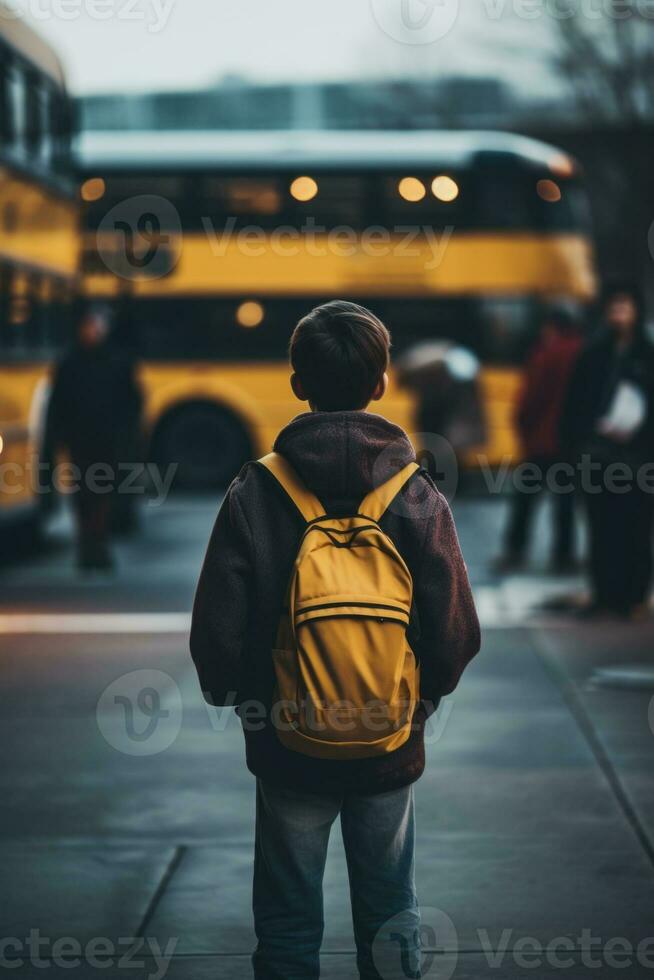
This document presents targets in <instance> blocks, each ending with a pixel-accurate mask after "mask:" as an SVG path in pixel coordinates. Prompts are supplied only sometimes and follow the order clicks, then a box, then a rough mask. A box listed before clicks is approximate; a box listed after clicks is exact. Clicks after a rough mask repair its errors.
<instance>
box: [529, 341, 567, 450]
mask: <svg viewBox="0 0 654 980" xmlns="http://www.w3.org/2000/svg"><path fill="white" fill-rule="evenodd" d="M580 350H581V335H580V334H578V333H571V334H558V335H557V336H556V337H555V338H553V339H551V340H545V341H542V342H540V343H539V344H537V345H536V347H535V349H534V351H533V352H532V354H531V357H530V358H529V360H528V362H527V367H526V370H525V377H524V381H523V386H522V391H521V394H520V398H519V400H518V406H517V411H516V427H517V429H518V432H519V433H520V440H521V442H522V448H523V450H524V453H525V456H527V458H530V459H536V458H538V457H548V456H552V457H556V456H558V455H560V452H561V445H560V439H559V427H560V422H561V413H562V411H563V405H564V402H565V397H566V392H567V390H568V385H569V382H570V376H571V374H572V371H573V368H574V365H575V362H576V360H577V358H578V357H579V352H580Z"/></svg>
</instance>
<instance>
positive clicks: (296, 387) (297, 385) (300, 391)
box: [291, 373, 308, 402]
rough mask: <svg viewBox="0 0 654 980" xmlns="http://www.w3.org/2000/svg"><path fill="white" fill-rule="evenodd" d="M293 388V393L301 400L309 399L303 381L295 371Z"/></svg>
mask: <svg viewBox="0 0 654 980" xmlns="http://www.w3.org/2000/svg"><path fill="white" fill-rule="evenodd" d="M291 388H292V389H293V394H294V395H295V397H296V398H298V399H299V400H300V401H301V402H306V401H308V398H307V395H306V393H305V391H304V388H303V387H302V382H301V381H300V379H299V378H298V376H297V374H295V373H293V374H292V375H291Z"/></svg>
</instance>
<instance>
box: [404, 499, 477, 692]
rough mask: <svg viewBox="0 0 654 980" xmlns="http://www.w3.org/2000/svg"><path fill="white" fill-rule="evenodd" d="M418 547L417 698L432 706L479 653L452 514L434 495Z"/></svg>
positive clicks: (470, 597) (473, 618) (473, 610)
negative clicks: (419, 547) (420, 552)
mask: <svg viewBox="0 0 654 980" xmlns="http://www.w3.org/2000/svg"><path fill="white" fill-rule="evenodd" d="M436 494H437V496H436V501H435V508H434V511H433V514H432V517H431V520H429V521H428V524H427V529H426V533H425V537H424V541H423V548H422V557H421V562H420V568H419V573H418V576H417V581H416V582H414V591H415V601H416V606H417V610H418V619H419V623H420V645H419V649H420V660H421V664H420V674H421V694H422V697H423V699H424V700H426V701H434V702H436V701H438V699H439V698H441V697H443V696H444V695H446V694H449V693H450V692H451V691H453V690H454V688H455V687H456V686H457V684H458V682H459V678H460V677H461V674H462V673H463V671H464V670H465V668H466V666H467V664H468V663H469V662H470V661H471V660H472V658H473V657H474V656H475V654H477V653H478V652H479V647H480V645H481V634H480V628H479V620H478V618H477V611H476V609H475V603H474V599H473V597H472V590H471V588H470V582H469V580H468V572H467V569H466V566H465V562H464V560H463V555H462V554H461V548H460V545H459V539H458V536H457V533H456V528H455V526H454V520H453V518H452V513H451V511H450V508H449V506H448V504H447V501H446V500H445V498H444V497H443V496H442V495H441V494H440V493H439V492H438V491H436Z"/></svg>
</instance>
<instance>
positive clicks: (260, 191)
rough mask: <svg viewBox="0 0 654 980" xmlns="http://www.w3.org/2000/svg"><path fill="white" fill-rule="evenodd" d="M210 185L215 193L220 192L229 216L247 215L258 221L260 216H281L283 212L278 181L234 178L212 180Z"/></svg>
mask: <svg viewBox="0 0 654 980" xmlns="http://www.w3.org/2000/svg"><path fill="white" fill-rule="evenodd" d="M208 183H211V184H213V185H214V187H213V190H214V191H218V195H219V197H220V199H221V201H222V204H223V207H224V208H225V210H226V211H227V214H228V215H233V216H235V217H236V216H241V215H246V216H247V217H251V218H252V219H256V218H257V217H259V216H260V215H271V214H279V211H280V210H281V207H282V195H281V188H280V183H279V181H277V180H265V179H264V180H260V179H257V178H247V177H233V178H230V179H227V180H215V179H214V180H212V179H211V178H210V179H209V181H208ZM218 185H219V186H218Z"/></svg>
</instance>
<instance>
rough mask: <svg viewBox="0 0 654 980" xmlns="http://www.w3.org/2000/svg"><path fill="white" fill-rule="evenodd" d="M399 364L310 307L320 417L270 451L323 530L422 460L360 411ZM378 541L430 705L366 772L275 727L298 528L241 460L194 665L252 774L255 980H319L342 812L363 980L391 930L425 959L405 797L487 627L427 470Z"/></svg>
mask: <svg viewBox="0 0 654 980" xmlns="http://www.w3.org/2000/svg"><path fill="white" fill-rule="evenodd" d="M389 349H390V336H389V333H388V330H387V329H386V327H385V326H384V325H383V324H382V323H381V321H380V320H378V319H377V317H376V316H374V314H372V313H371V312H370V311H368V310H366V309H364V308H363V307H362V306H358V305H357V304H355V303H348V302H344V301H335V302H332V303H327V304H326V305H324V306H320V307H318V308H317V309H314V310H313V311H312V312H311V313H309V314H308V315H307V316H305V317H304V318H303V319H302V320H300V322H299V323H298V325H297V327H296V328H295V331H294V333H293V336H292V338H291V344H290V358H291V366H292V371H293V373H292V375H291V386H292V388H293V391H294V393H295V395H296V396H297V397H298V398H299V399H300V400H301V401H308V403H309V406H310V409H311V411H310V412H307V413H305V414H302V415H299V416H297V417H296V418H295V419H294V420H293V421H292V422H291V423H290V424H289V425H288V426H286V428H285V429H283V430H282V431H281V433H280V434H279V436H278V437H277V440H276V442H275V446H274V449H275V452H276V453H279V454H281V456H283V457H284V459H285V460H286V461H288V463H290V464H291V466H292V468H293V471H294V472H295V473H296V474H297V475H298V476H299V477H300V479H301V480H302V482H303V484H304V485H305V487H307V488H308V489H309V490H310V491H312V492H313V494H315V496H316V497H317V498H318V500H319V501H320V503H321V504H322V506H323V507H324V509H325V511H326V513H327V514H328V515H330V516H331V515H335V514H336V515H338V514H341V515H353V514H356V513H357V512H358V510H359V505H360V504H361V501H362V500H363V498H364V497H365V496H366V495H367V494H368V493H369V492H370V491H372V490H374V489H375V488H376V487H378V486H379V485H380V484H383V483H384V482H385V481H386V480H388V479H389V478H390V477H391V476H393V475H394V474H395V473H397V472H398V470H399V469H401V468H404V467H406V466H408V465H409V464H411V463H412V462H413V461H414V460H415V453H414V450H413V447H412V446H411V443H410V442H409V440H408V438H407V436H406V435H405V434H404V432H403V431H402V430H401V429H400V428H398V427H397V426H395V425H392V424H391V423H390V422H387V421H386V420H385V419H384V418H382V417H380V416H378V415H373V414H370V413H368V412H367V411H366V408H367V407H368V405H369V404H370V402H371V401H378V400H379V399H381V398H382V397H383V395H384V393H385V391H386V386H387V383H388V378H387V373H386V372H387V369H388V364H389ZM379 526H380V527H381V529H382V531H383V532H385V534H386V535H387V536H388V538H390V540H391V541H392V542H393V544H394V546H395V548H396V549H397V551H398V552H399V554H400V556H401V558H402V559H403V560H404V562H405V563H406V566H407V567H408V569H409V571H410V573H411V578H412V582H413V600H414V603H413V614H412V617H411V620H412V621H411V625H410V627H409V631H408V634H407V635H408V636H409V638H410V642H411V647H412V649H413V652H414V653H415V656H416V659H417V660H418V662H419V663H420V695H421V697H422V699H423V701H422V702H420V703H419V704H418V706H417V708H416V710H415V714H414V715H413V718H412V722H411V726H410V727H411V731H410V734H409V737H408V739H407V740H406V741H405V742H404V743H403V744H401V745H399V747H397V748H395V749H393V750H392V751H389V752H387V753H385V754H382V755H376V756H374V757H365V758H352V759H340V758H339V759H334V758H315V757H311V756H309V755H305V754H303V753H302V752H299V751H294V750H293V749H291V748H288V747H286V746H284V745H283V744H282V741H281V740H280V733H279V732H278V731H276V729H275V724H273V717H272V715H273V713H272V712H271V704H272V702H273V700H274V693H273V692H274V689H275V672H274V668H273V657H272V649H273V647H274V646H275V634H276V630H277V627H278V622H279V620H280V614H281V612H282V610H283V608H284V606H285V599H286V592H287V589H288V584H289V578H290V576H291V572H292V569H293V565H294V562H295V559H296V556H297V554H298V547H299V544H300V539H301V538H302V535H303V533H304V531H305V528H306V522H305V521H304V520H303V518H302V516H301V514H300V513H299V512H298V509H297V508H296V506H295V505H294V504H293V501H292V500H291V499H290V497H289V496H288V495H287V494H286V493H285V492H284V491H283V490H282V488H281V487H280V485H279V484H278V483H277V481H276V480H275V479H274V477H273V476H272V474H271V473H270V472H269V470H268V469H266V467H265V466H263V465H261V464H260V463H248V464H247V465H246V466H245V467H244V468H243V470H242V471H241V473H240V474H239V476H238V477H237V479H236V480H235V481H234V483H232V485H231V487H230V488H229V490H228V493H227V496H226V498H225V501H224V503H223V505H222V507H221V509H220V512H219V514H218V518H217V521H216V525H215V528H214V531H213V534H212V537H211V541H210V543H209V548H208V551H207V555H206V558H205V562H204V567H203V569H202V574H201V577H200V582H199V585H198V590H197V595H196V599H195V606H194V611H193V626H192V631H191V652H192V655H193V659H194V661H195V664H196V667H197V670H198V674H199V678H200V683H201V686H202V690H203V692H204V695H205V697H206V698H207V700H208V701H209V702H210V703H211V704H216V705H224V704H233V703H236V704H237V705H239V706H240V709H241V710H240V714H241V719H242V721H243V727H244V731H245V739H246V754H247V764H248V768H249V769H250V770H251V772H253V773H254V775H255V776H256V777H257V817H256V846H255V863H254V898H253V907H254V918H255V930H256V934H257V938H258V945H257V949H256V952H255V953H254V957H253V964H254V972H255V977H257V978H279V980H291V978H292V980H300V978H302V980H305V978H306V980H309V978H311V980H314V978H317V977H319V972H320V967H319V950H320V944H321V939H322V929H323V909H322V877H323V871H324V866H325V859H326V853H327V843H328V839H329V832H330V828H331V825H332V823H333V822H334V820H335V819H336V817H337V816H338V815H339V814H340V819H341V826H342V830H343V839H344V843H345V850H346V856H347V863H348V872H349V877H350V888H351V900H352V911H353V920H354V932H355V939H356V946H357V962H358V967H359V972H360V976H361V977H364V978H371V977H378V976H379V973H378V971H377V968H376V966H375V959H376V957H375V956H374V951H373V942H374V940H375V937H376V936H377V934H378V932H379V930H380V929H381V927H382V926H383V925H384V924H385V923H387V922H388V921H389V920H390V919H393V920H394V921H397V920H396V917H398V916H400V917H401V921H402V922H403V927H402V936H403V937H404V941H403V952H404V951H405V950H406V949H408V952H409V954H410V955H412V957H413V960H412V962H414V963H415V962H416V956H418V955H419V954H418V951H417V948H416V947H417V935H418V925H419V913H418V907H417V901H416V896H415V888H414V880H413V867H414V821H413V792H412V784H413V782H415V780H416V779H418V778H419V776H420V775H421V774H422V771H423V769H424V738H423V729H424V722H425V719H426V717H427V714H428V713H429V712H430V711H433V710H434V706H435V705H436V704H437V702H438V700H439V699H440V698H441V697H442V696H443V695H445V694H448V693H449V692H450V691H452V690H454V688H455V686H456V684H457V682H458V680H459V677H460V675H461V673H462V671H463V670H464V668H465V666H466V664H467V663H468V662H469V661H470V660H471V659H472V657H473V656H474V655H475V654H476V653H477V651H478V649H479V643H480V636H479V623H478V621H477V615H476V612H475V607H474V603H473V599H472V595H471V591H470V585H469V582H468V576H467V573H466V568H465V565H464V562H463V558H462V556H461V551H460V549H459V544H458V540H457V536H456V531H455V528H454V524H453V521H452V516H451V514H450V510H449V507H448V505H447V503H446V501H445V500H444V498H443V497H442V496H441V494H440V493H439V492H438V490H437V489H436V487H435V485H434V483H433V482H432V480H431V479H430V477H429V476H428V474H427V473H425V472H424V471H423V470H418V469H417V468H416V472H415V473H414V474H413V475H412V476H411V477H410V479H409V480H408V482H407V484H406V485H405V487H404V489H403V490H402V491H401V493H400V495H399V500H396V501H395V503H394V504H393V505H392V506H390V507H389V508H388V509H387V510H386V512H385V513H384V514H383V516H381V518H380V520H379ZM379 622H382V620H379ZM253 704H259V705H263V706H265V711H263V712H262V714H265V721H263V722H262V721H261V714H260V715H258V716H257V721H258V722H259V723H258V724H248V723H247V714H248V712H249V711H250V710H251V707H252V705H253ZM395 938H396V940H397V936H396V937H395Z"/></svg>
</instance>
